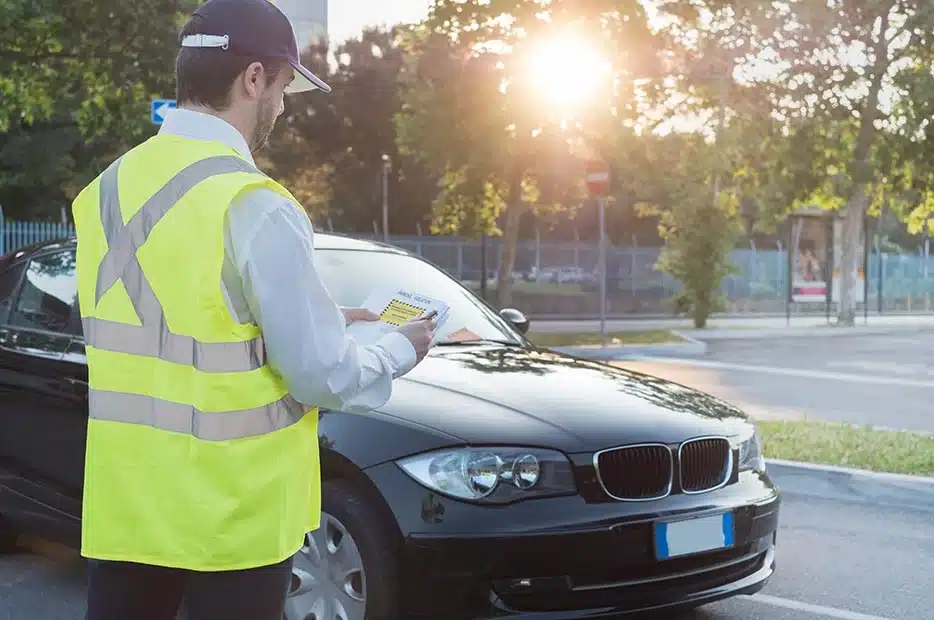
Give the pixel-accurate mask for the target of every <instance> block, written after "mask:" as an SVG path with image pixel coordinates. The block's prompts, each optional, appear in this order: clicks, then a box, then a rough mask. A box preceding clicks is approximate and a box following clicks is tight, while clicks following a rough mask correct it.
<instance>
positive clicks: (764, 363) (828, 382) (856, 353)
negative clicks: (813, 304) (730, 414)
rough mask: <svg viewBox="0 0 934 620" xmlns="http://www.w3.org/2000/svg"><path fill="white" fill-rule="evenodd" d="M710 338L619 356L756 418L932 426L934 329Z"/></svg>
mask: <svg viewBox="0 0 934 620" xmlns="http://www.w3.org/2000/svg"><path fill="white" fill-rule="evenodd" d="M707 345H708V354H707V355H706V356H705V357H704V358H702V359H684V360H673V359H664V360H662V359H653V360H648V361H646V360H640V361H625V362H617V364H618V365H620V366H623V367H626V368H632V369H634V370H638V371H641V372H646V373H649V374H653V375H658V376H661V377H664V378H666V379H671V380H672V381H677V382H678V383H682V384H684V385H688V386H691V387H696V388H698V389H701V390H704V391H706V392H709V393H711V394H714V395H716V396H718V397H720V398H723V399H725V400H727V401H729V402H731V403H733V404H735V405H738V406H740V407H742V408H744V409H745V410H746V411H747V412H748V413H749V414H750V415H752V416H754V417H758V418H800V417H802V416H808V417H809V418H812V419H819V420H827V421H832V422H846V423H853V424H860V425H871V426H880V427H890V428H907V429H912V430H922V431H934V410H932V408H931V402H932V399H934V332H929V331H921V332H907V333H901V334H886V335H862V336H851V337H837V338H816V339H806V338H788V339H771V340H757V339H751V340H714V341H710V342H708V343H707Z"/></svg>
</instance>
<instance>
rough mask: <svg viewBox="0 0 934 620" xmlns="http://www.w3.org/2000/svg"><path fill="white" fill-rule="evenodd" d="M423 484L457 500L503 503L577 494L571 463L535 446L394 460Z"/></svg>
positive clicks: (458, 450) (465, 450)
mask: <svg viewBox="0 0 934 620" xmlns="http://www.w3.org/2000/svg"><path fill="white" fill-rule="evenodd" d="M397 464H398V465H399V466H400V467H401V468H402V470H403V471H404V472H406V473H407V474H408V475H410V476H412V478H414V479H415V480H417V481H418V482H419V483H421V484H423V485H424V486H426V487H428V488H429V489H432V490H434V491H437V492H439V493H443V494H444V495H448V496H450V497H453V498H456V499H463V500H469V501H482V502H487V503H497V504H504V503H508V502H513V501H517V500H520V499H529V498H534V497H548V496H555V495H573V494H575V493H577V484H576V483H575V482H574V472H573V469H572V467H571V462H570V461H569V460H568V459H567V457H566V456H564V455H563V454H561V453H560V452H555V451H553V450H542V449H538V448H504V447H491V448H455V449H451V450H440V451H437V452H428V453H425V454H418V455H415V456H411V457H408V458H404V459H401V460H399V461H397Z"/></svg>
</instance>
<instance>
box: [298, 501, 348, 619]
mask: <svg viewBox="0 0 934 620" xmlns="http://www.w3.org/2000/svg"><path fill="white" fill-rule="evenodd" d="M365 615H366V575H365V573H364V570H363V558H362V557H361V555H360V549H359V548H358V547H357V543H356V542H355V541H354V539H353V537H352V536H351V535H350V533H349V532H348V531H347V528H346V527H345V526H344V524H343V523H341V522H340V521H339V520H338V519H336V518H335V517H333V516H332V515H330V514H328V513H326V512H322V513H321V525H320V526H319V527H318V529H317V530H315V531H314V532H310V533H308V534H306V535H305V544H304V545H303V546H302V548H301V550H300V551H299V552H298V554H296V556H295V561H294V564H293V568H292V586H291V588H290V590H289V597H288V599H287V601H286V608H285V619H286V620H364V617H365Z"/></svg>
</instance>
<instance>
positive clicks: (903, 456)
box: [756, 420, 934, 476]
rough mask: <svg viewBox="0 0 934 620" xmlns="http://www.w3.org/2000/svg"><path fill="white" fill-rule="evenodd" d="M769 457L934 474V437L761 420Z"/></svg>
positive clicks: (836, 425)
mask: <svg viewBox="0 0 934 620" xmlns="http://www.w3.org/2000/svg"><path fill="white" fill-rule="evenodd" d="M756 425H757V426H758V427H759V432H760V433H761V434H762V443H763V450H764V452H765V455H766V458H774V459H781V460H788V461H806V462H808V463H818V464H822V465H838V466H841V467H855V468H857V469H867V470H871V471H879V472H888V473H893V474H912V475H917V476H934V436H931V435H926V434H923V433H916V432H912V431H889V430H876V429H871V428H864V427H855V426H851V425H849V424H833V423H829V422H816V421H811V420H794V421H771V420H770V421H758V422H757V423H756Z"/></svg>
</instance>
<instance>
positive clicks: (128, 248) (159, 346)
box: [82, 156, 264, 372]
mask: <svg viewBox="0 0 934 620" xmlns="http://www.w3.org/2000/svg"><path fill="white" fill-rule="evenodd" d="M120 161H121V160H120V159H118V160H117V161H115V162H114V163H113V164H112V165H111V166H110V167H109V168H107V170H106V171H105V172H104V174H103V175H102V176H101V182H100V209H101V223H102V225H103V227H104V235H105V236H106V238H107V245H108V250H107V254H106V255H105V256H104V258H103V259H102V260H101V263H100V267H98V274H97V287H96V294H95V300H94V303H95V305H96V304H98V303H100V300H101V297H103V295H104V293H106V292H107V291H108V290H109V289H110V288H111V287H112V286H114V285H115V284H116V283H117V282H118V281H122V282H123V286H124V288H126V292H127V294H128V295H129V297H130V301H131V303H132V304H133V308H134V309H135V310H136V315H137V316H138V317H139V320H140V323H142V327H140V326H136V325H130V324H128V323H120V322H116V321H106V320H104V319H99V318H94V317H86V318H85V319H84V320H83V321H82V322H83V327H84V334H85V340H86V341H87V342H88V344H90V345H91V346H93V347H95V348H99V349H105V350H108V351H114V352H117V353H130V354H132V355H140V356H145V357H158V358H162V359H165V360H167V361H170V362H175V363H177V364H184V365H186V366H194V367H195V368H197V369H198V370H201V371H204V372H237V371H241V370H255V369H257V368H259V367H260V366H262V365H263V362H264V360H263V359H262V358H263V351H264V349H263V341H262V338H261V337H258V338H254V339H253V340H252V341H248V342H226V343H205V342H199V341H197V340H195V339H194V338H192V337H190V336H181V335H178V334H173V333H172V332H171V331H169V327H168V325H166V322H165V318H164V315H163V311H162V304H160V303H159V300H158V299H157V298H156V294H155V292H154V291H153V290H152V286H151V285H150V283H149V280H147V279H146V275H145V274H144V273H143V269H142V267H141V266H140V264H139V259H137V257H136V251H137V250H138V249H139V247H140V246H141V245H143V243H145V242H146V238H147V237H149V234H150V233H151V232H152V229H153V228H154V227H155V225H156V224H157V223H158V222H159V220H161V219H162V217H163V216H164V215H165V214H166V213H168V211H169V209H171V208H172V207H173V206H174V205H175V204H176V202H177V201H178V199H179V198H180V197H181V196H183V195H184V194H186V193H187V192H188V191H189V190H190V189H192V188H193V187H194V186H195V185H197V184H198V183H200V182H202V181H204V180H206V179H208V178H209V177H212V176H214V175H218V174H228V173H232V172H257V170H256V168H254V167H252V166H250V164H248V163H247V162H245V161H244V160H242V159H240V158H239V157H234V156H225V157H210V158H208V159H202V160H200V161H197V162H195V163H193V164H191V165H190V166H188V167H187V168H184V169H183V170H182V171H181V172H179V173H178V174H176V175H175V176H174V177H173V178H172V179H171V180H170V181H169V182H168V183H166V184H165V185H164V186H163V187H162V189H160V190H159V191H157V192H156V193H155V194H153V196H152V197H151V198H150V199H149V200H147V201H146V204H144V205H143V206H142V207H141V208H140V209H139V211H137V212H136V213H135V214H134V215H133V217H131V218H130V221H129V222H127V223H126V224H124V223H123V213H122V211H121V210H120V196H119V193H118V188H117V174H118V171H119V169H120Z"/></svg>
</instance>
